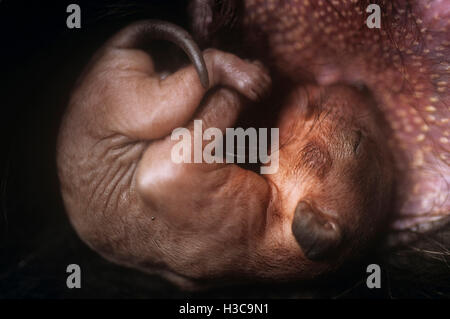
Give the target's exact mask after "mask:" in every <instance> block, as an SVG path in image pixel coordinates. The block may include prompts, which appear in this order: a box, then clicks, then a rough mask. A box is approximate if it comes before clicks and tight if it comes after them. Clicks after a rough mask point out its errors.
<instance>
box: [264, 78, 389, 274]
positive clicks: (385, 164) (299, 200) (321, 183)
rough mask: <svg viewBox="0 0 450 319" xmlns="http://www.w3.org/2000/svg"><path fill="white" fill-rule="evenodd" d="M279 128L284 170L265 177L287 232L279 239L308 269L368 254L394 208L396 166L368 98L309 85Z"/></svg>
mask: <svg viewBox="0 0 450 319" xmlns="http://www.w3.org/2000/svg"><path fill="white" fill-rule="evenodd" d="M278 126H279V128H280V149H279V152H280V153H279V161H280V164H279V165H280V166H279V170H278V172H277V173H276V174H273V175H267V178H268V180H269V182H270V184H271V185H273V187H272V188H273V199H274V200H273V207H272V208H271V210H272V214H269V215H272V216H273V217H272V225H273V227H280V229H281V230H280V231H278V232H277V231H274V232H273V233H275V234H276V233H278V234H283V235H282V236H281V237H283V241H288V242H292V244H291V246H290V247H291V248H292V249H293V251H296V254H301V255H302V257H303V258H299V259H304V263H302V267H306V269H309V268H311V269H316V271H317V272H320V269H322V267H320V266H319V267H318V265H322V266H323V267H325V268H330V267H332V268H334V267H335V266H337V265H339V264H341V262H342V261H343V260H346V259H348V258H349V256H356V255H359V254H360V253H361V252H363V250H364V249H365V248H366V247H367V245H368V244H369V243H370V241H371V239H372V237H373V236H374V235H375V233H376V231H377V230H379V229H380V225H381V224H382V221H383V219H384V218H385V217H386V213H388V211H389V209H390V203H391V193H392V184H393V167H392V164H391V163H392V161H391V160H390V156H389V154H388V153H387V146H386V140H387V139H386V136H385V133H386V132H385V130H384V128H383V123H382V121H381V118H379V117H378V114H377V112H376V107H375V105H374V104H373V102H372V101H371V99H370V98H369V96H368V95H367V94H365V93H364V92H363V91H360V90H358V89H354V88H351V87H348V86H331V87H315V86H306V87H299V88H297V89H295V90H294V91H293V92H292V93H291V94H290V95H289V97H288V99H287V100H286V102H285V103H284V104H283V111H282V113H281V114H280V118H279V120H278ZM287 234H288V235H289V236H288V235H287ZM287 236H288V237H287ZM274 238H275V237H272V239H274ZM272 241H273V240H272ZM275 241H276V242H278V243H279V242H280V241H279V239H278V240H275ZM299 248H300V249H299ZM308 265H309V266H308ZM316 271H311V272H308V271H305V274H309V275H314V273H315V272H316Z"/></svg>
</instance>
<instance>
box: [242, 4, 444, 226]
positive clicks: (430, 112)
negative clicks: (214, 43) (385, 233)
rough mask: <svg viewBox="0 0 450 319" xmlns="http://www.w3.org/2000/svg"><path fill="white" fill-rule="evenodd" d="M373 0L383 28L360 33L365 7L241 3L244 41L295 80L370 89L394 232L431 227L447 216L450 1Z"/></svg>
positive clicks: (362, 5)
mask: <svg viewBox="0 0 450 319" xmlns="http://www.w3.org/2000/svg"><path fill="white" fill-rule="evenodd" d="M370 2H377V3H378V4H379V5H380V7H381V11H382V16H381V28H380V29H377V28H373V29H370V28H368V27H367V26H366V19H367V17H368V15H369V13H366V12H365V8H366V7H367V5H368V4H369V2H367V3H366V1H362V3H361V1H356V0H347V1H344V0H331V1H325V0H317V1H310V0H304V1H302V0H291V1H285V0H268V1H267V0H246V1H245V9H244V10H245V12H244V21H243V26H244V28H243V29H244V30H246V31H247V33H246V34H245V37H246V43H248V44H249V47H252V46H253V47H255V48H257V49H256V50H258V48H260V47H261V45H263V43H262V41H266V42H265V43H264V45H265V46H266V47H267V49H268V51H267V52H268V53H267V57H266V58H267V60H269V61H270V62H271V63H272V64H273V67H274V69H275V70H276V71H277V72H281V73H282V74H284V75H287V76H289V77H290V78H292V79H294V80H298V81H303V80H305V79H311V77H312V78H313V79H314V80H315V81H316V82H318V83H319V84H323V85H329V84H333V83H338V82H341V83H342V82H344V83H349V84H361V83H362V84H364V85H366V86H367V87H368V88H369V89H370V90H371V91H372V93H373V94H374V96H375V99H376V100H377V102H378V104H379V107H380V109H381V110H382V111H383V113H384V116H385V118H386V120H387V122H388V124H389V125H390V127H391V128H392V135H391V136H390V139H389V147H390V149H391V151H392V153H393V155H394V157H395V165H396V167H397V171H398V172H397V194H396V195H397V202H396V208H395V214H396V216H395V218H393V222H392V223H391V225H390V226H391V228H392V230H393V231H401V230H405V229H413V230H414V229H418V227H419V225H420V229H418V230H427V229H429V226H431V225H432V223H431V222H433V221H436V220H439V219H441V218H442V217H443V216H446V215H448V214H449V209H450V200H449V198H448V197H449V196H448V195H449V186H448V185H450V167H449V163H450V153H449V146H450V142H449V141H450V125H449V119H450V110H449V102H450V98H449V85H448V79H449V72H450V61H449V56H450V42H449V38H450V37H449V31H450V30H449V20H450V3H449V2H448V1H447V2H446V1H432V0H426V1H417V2H414V4H413V5H412V7H411V8H408V6H407V1H370ZM262 39H264V40H262Z"/></svg>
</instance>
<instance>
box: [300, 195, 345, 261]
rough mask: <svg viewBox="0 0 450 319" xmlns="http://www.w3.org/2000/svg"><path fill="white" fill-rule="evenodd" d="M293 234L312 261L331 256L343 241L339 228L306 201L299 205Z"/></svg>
mask: <svg viewBox="0 0 450 319" xmlns="http://www.w3.org/2000/svg"><path fill="white" fill-rule="evenodd" d="M292 233H293V234H294V237H295V239H296V240H297V242H298V244H299V245H300V247H301V248H302V250H303V253H304V254H305V256H306V257H307V258H308V259H311V260H319V259H323V258H325V257H327V256H329V255H331V254H332V252H333V250H334V249H335V248H337V247H338V246H339V244H340V242H341V239H342V235H341V230H340V228H339V226H338V225H337V224H336V223H335V222H333V221H331V219H330V218H329V217H327V216H325V215H324V214H323V213H322V212H321V211H319V210H318V209H316V208H314V207H313V206H312V205H311V204H309V203H308V202H306V201H300V202H299V203H298V204H297V207H296V209H295V213H294V220H293V221H292Z"/></svg>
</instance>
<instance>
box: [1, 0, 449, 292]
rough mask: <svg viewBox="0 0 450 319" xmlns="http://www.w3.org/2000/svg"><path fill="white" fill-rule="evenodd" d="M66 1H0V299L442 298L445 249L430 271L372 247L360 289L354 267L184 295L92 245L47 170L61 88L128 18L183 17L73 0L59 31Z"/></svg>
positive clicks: (170, 4)
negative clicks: (310, 280)
mask: <svg viewBox="0 0 450 319" xmlns="http://www.w3.org/2000/svg"><path fill="white" fill-rule="evenodd" d="M70 3H71V2H69V1H39V3H37V2H34V3H29V2H22V1H14V0H12V1H7V0H0V39H1V42H0V43H1V46H0V57H1V58H0V66H1V69H0V70H1V71H0V74H1V79H0V84H1V86H0V87H1V89H0V94H1V96H0V97H1V99H0V109H1V115H0V121H1V125H0V127H1V135H0V136H1V144H0V145H1V148H0V154H1V157H0V163H1V166H0V177H1V179H0V181H1V183H0V298H172V297H176V298H182V297H187V296H189V297H238V298H239V297H270V298H286V297H289V298H291V297H293V298H295V297H335V298H345V297H362V298H380V297H381V298H395V297H424V298H427V297H445V296H448V291H449V290H448V289H449V286H450V285H449V275H448V270H449V269H450V268H448V267H449V266H448V264H447V261H448V254H447V255H446V256H445V257H444V258H445V260H444V261H445V263H439V267H443V269H440V268H439V269H440V270H439V271H437V270H436V271H432V274H436V275H434V276H430V272H429V270H426V271H425V268H423V267H422V266H420V267H412V268H411V267H410V266H411V263H412V265H414V262H415V261H414V258H418V259H417V261H416V262H417V263H418V264H421V265H422V264H423V263H424V258H423V257H421V256H418V255H413V256H412V257H411V256H409V255H408V254H407V253H405V252H403V256H406V257H407V258H406V259H405V260H404V261H403V262H400V264H399V262H398V261H396V262H395V263H392V262H391V261H389V258H386V256H385V255H377V254H372V257H371V258H370V259H368V260H366V261H363V265H367V264H369V263H378V264H380V265H381V266H382V269H383V277H382V278H383V281H382V288H381V289H374V290H369V289H368V288H367V287H366V285H365V279H366V276H367V275H366V274H365V266H361V265H360V266H357V267H356V268H354V269H351V270H346V271H345V272H344V273H345V274H346V275H342V274H341V275H337V276H335V277H332V278H328V279H326V280H324V282H322V283H316V284H315V285H307V284H299V283H290V284H283V285H275V286H267V285H246V286H240V287H236V286H233V287H227V288H221V289H216V290H212V291H207V292H200V293H186V292H182V291H179V290H178V289H176V288H175V287H173V286H172V285H170V284H169V283H167V282H166V281H164V280H163V279H160V278H158V277H155V276H149V275H145V274H142V273H140V272H137V271H134V270H130V269H126V268H122V267H119V266H116V265H114V264H111V263H109V262H108V261H106V260H104V259H103V258H101V257H100V256H98V255H97V254H96V253H95V252H93V251H91V250H90V249H89V248H88V247H87V246H86V245H85V244H84V243H82V242H81V241H80V240H79V238H78V237H77V235H76V234H75V232H74V230H73V229H72V227H71V225H70V224H69V221H68V219H67V217H66V215H65V212H64V208H63V205H62V201H61V197H60V194H59V187H58V180H57V176H56V165H55V142H56V136H57V132H58V125H59V121H60V118H61V116H62V114H63V112H64V108H65V106H66V104H67V100H68V96H69V93H70V88H71V87H72V85H73V84H74V81H75V80H76V79H77V77H78V75H79V74H80V72H81V71H82V68H83V66H84V65H86V63H87V62H88V60H89V58H90V56H91V55H92V53H93V52H94V51H95V50H96V49H97V48H98V47H99V46H100V45H101V44H102V43H103V42H104V41H105V40H106V39H107V38H108V37H109V36H110V35H111V34H113V33H114V32H115V31H117V30H118V29H119V28H121V27H122V26H124V25H125V24H127V23H128V22H130V21H134V20H137V19H142V18H158V19H164V20H169V21H172V22H175V23H177V24H179V25H181V26H183V27H185V28H187V27H188V25H187V16H186V4H185V2H184V1H163V0H160V1H133V2H130V1H77V2H76V3H77V4H78V5H80V7H81V25H82V27H81V29H68V28H67V27H66V18H67V16H68V15H69V14H68V13H66V7H67V5H68V4H70ZM447 238H448V235H447ZM398 253H399V252H396V254H398ZM401 254H402V251H400V255H401ZM405 254H406V255H405ZM391 256H392V255H391ZM411 258H412V259H411ZM72 263H75V264H78V265H80V267H81V271H82V288H81V289H72V290H70V289H68V288H67V287H66V277H67V274H66V267H67V265H68V264H72ZM408 265H409V266H408ZM408 267H409V268H411V269H409V268H408ZM422 269H423V270H422ZM427 269H428V268H427ZM419 270H420V271H419ZM446 270H447V275H445V274H446ZM418 274H419V275H418ZM441 274H443V275H441ZM421 276H422V277H423V278H422V277H421ZM431 277H432V278H431Z"/></svg>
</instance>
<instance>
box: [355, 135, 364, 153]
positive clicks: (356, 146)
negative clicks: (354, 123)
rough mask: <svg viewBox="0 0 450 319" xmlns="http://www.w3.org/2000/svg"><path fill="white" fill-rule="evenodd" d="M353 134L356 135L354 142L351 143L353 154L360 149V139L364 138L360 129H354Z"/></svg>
mask: <svg viewBox="0 0 450 319" xmlns="http://www.w3.org/2000/svg"><path fill="white" fill-rule="evenodd" d="M355 136H356V137H355V142H354V144H353V152H354V153H355V154H358V151H359V149H360V147H359V146H360V145H361V141H362V139H363V138H364V135H363V133H362V132H361V131H360V130H358V131H355Z"/></svg>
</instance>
